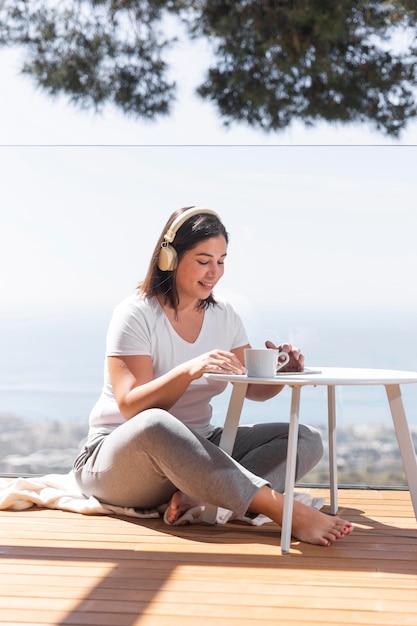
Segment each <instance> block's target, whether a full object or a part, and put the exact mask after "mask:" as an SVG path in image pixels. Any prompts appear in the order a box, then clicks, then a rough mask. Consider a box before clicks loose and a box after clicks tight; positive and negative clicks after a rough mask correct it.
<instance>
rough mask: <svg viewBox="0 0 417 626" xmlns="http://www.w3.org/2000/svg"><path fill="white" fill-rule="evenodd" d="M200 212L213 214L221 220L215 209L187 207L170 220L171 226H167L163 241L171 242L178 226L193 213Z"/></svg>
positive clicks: (197, 213)
mask: <svg viewBox="0 0 417 626" xmlns="http://www.w3.org/2000/svg"><path fill="white" fill-rule="evenodd" d="M200 213H208V214H209V215H215V216H216V217H217V219H218V220H219V221H220V222H221V219H220V217H219V216H218V215H217V213H216V212H215V211H212V210H211V209H205V208H204V207H193V208H191V209H187V210H186V211H184V213H181V215H179V216H178V217H177V218H175V220H174V221H173V222H172V224H171V226H170V227H169V228H168V230H167V232H166V233H165V235H164V241H166V243H172V242H173V241H174V239H175V235H176V234H177V231H178V230H179V228H180V227H181V226H182V225H183V224H184V222H186V221H187V220H188V219H189V218H190V217H193V215H199V214H200Z"/></svg>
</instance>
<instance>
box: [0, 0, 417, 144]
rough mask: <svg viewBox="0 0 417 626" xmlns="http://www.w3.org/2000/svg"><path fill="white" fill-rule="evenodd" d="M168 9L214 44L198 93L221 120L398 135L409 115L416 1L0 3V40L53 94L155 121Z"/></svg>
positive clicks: (169, 87)
mask: <svg viewBox="0 0 417 626" xmlns="http://www.w3.org/2000/svg"><path fill="white" fill-rule="evenodd" d="M168 14H169V15H176V16H177V17H179V18H180V19H182V20H183V22H184V23H185V24H186V26H187V28H188V32H189V35H190V37H205V38H207V39H208V40H209V41H211V43H212V45H213V52H214V61H213V65H212V67H210V68H209V69H208V71H207V74H206V77H205V78H204V79H203V82H202V84H201V85H200V86H199V87H198V93H199V94H200V96H201V97H202V98H205V99H208V100H210V101H212V102H213V103H214V104H215V106H216V107H217V110H218V112H219V114H220V116H221V117H222V119H223V121H224V123H225V124H226V125H228V124H231V123H234V122H243V123H246V124H249V125H250V126H253V127H257V128H260V129H263V130H264V131H266V132H268V131H277V130H281V129H284V128H286V127H288V126H289V125H290V124H291V122H292V121H293V120H296V119H299V120H301V121H302V122H303V123H304V124H308V125H312V124H315V123H317V122H318V121H322V120H325V121H327V122H341V123H353V122H355V123H357V122H359V123H367V124H371V125H373V126H374V127H375V128H376V129H377V130H379V131H380V132H382V133H385V134H388V135H392V136H398V135H399V134H400V133H401V130H402V129H404V128H405V127H406V125H407V123H408V122H409V120H411V119H413V118H415V117H416V115H417V106H416V89H415V85H416V79H417V69H416V68H417V46H416V45H415V33H416V20H417V11H416V3H415V0H402V1H401V0H391V2H388V1H383V2H377V1H376V0H362V1H360V2H354V3H353V2H351V1H348V0H338V1H337V2H335V1H334V0H278V1H273V0H258V1H250V0H233V1H232V0H224V1H222V2H220V1H219V0H206V1H203V0H168V1H167V0H165V1H164V0H60V1H59V0H3V2H2V3H0V45H9V46H13V45H15V46H16V45H17V46H21V47H22V48H23V49H24V51H25V53H26V59H25V61H24V65H23V72H24V73H26V74H28V75H30V76H31V77H32V78H33V79H34V80H35V81H36V83H37V84H38V85H39V86H41V87H42V88H43V89H45V90H47V91H48V92H49V93H50V94H53V95H56V94H59V93H65V94H67V95H69V97H70V99H71V100H72V101H74V102H76V103H78V104H79V105H81V106H84V107H90V106H93V107H95V108H96V109H100V108H101V106H102V105H104V103H106V102H113V104H115V105H116V106H117V107H119V108H121V109H122V110H123V111H124V112H126V113H132V114H134V115H137V116H139V117H146V118H148V119H152V118H155V117H157V116H159V115H161V114H167V113H169V111H170V105H171V103H172V102H173V100H174V94H175V84H174V83H173V82H169V81H168V79H167V74H168V70H169V68H168V65H167V63H166V61H165V60H164V55H165V54H166V52H167V49H168V47H169V46H170V45H172V44H173V43H174V42H175V38H173V37H170V38H167V37H166V36H165V35H164V26H165V24H164V17H165V16H167V15H168ZM394 36H395V37H397V38H398V37H399V38H400V39H402V40H403V41H407V42H408V43H407V44H406V45H405V46H404V49H403V50H401V51H395V50H394V48H393V46H392V45H391V40H392V38H393V37H394Z"/></svg>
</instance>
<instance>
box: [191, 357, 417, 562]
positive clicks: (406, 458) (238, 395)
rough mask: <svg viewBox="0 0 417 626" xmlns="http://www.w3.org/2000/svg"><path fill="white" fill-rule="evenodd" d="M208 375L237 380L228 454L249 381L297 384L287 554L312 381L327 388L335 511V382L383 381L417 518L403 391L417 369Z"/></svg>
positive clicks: (416, 473) (227, 428)
mask: <svg viewBox="0 0 417 626" xmlns="http://www.w3.org/2000/svg"><path fill="white" fill-rule="evenodd" d="M205 376H206V377H207V378H211V379H218V380H224V381H228V382H230V383H232V385H233V390H232V394H231V396H230V402H229V407H228V410H227V415H226V419H225V423H224V429H223V434H222V437H221V440H220V447H221V448H222V449H223V450H225V451H226V452H227V453H228V454H231V453H232V451H233V445H234V441H235V437H236V431H237V428H238V425H239V420H240V415H241V411H242V406H243V402H244V399H245V396H246V391H247V388H248V385H249V384H255V385H256V384H257V385H262V384H263V385H265V384H266V385H288V386H290V387H291V388H292V394H291V412H290V427H289V435H288V452H287V470H286V477H285V495H284V512H283V519H282V532H281V552H282V553H283V554H288V552H289V549H290V542H291V526H292V512H293V498H294V483H295V466H296V459H297V441H298V423H299V409H300V394H301V389H302V387H305V386H307V385H310V386H319V385H320V386H322V385H325V386H326V387H327V399H328V429H329V433H328V436H329V474H330V507H331V513H332V514H333V515H335V514H336V513H337V510H338V499H337V451H336V401H335V397H336V396H335V387H336V386H337V385H383V386H384V387H385V389H386V393H387V397H388V403H389V407H390V410H391V415H392V420H393V423H394V428H395V433H396V436H397V441H398V446H399V449H400V453H401V458H402V462H403V466H404V471H405V475H406V478H407V482H408V487H409V490H410V495H411V500H412V503H413V507H414V513H415V515H416V519H417V458H416V452H415V449H414V444H413V440H412V437H411V433H410V428H409V426H408V422H407V418H406V414H405V410H404V405H403V401H402V397H401V390H400V385H402V384H407V383H417V372H405V371H398V370H382V369H361V368H342V367H309V368H306V371H305V372H300V373H292V372H288V373H287V372H285V373H284V372H283V373H278V374H277V375H276V376H275V377H274V378H253V377H248V376H245V375H239V376H237V375H229V374H205ZM216 512H217V509H216V507H214V506H212V505H207V506H206V510H205V514H204V517H203V519H204V521H205V522H206V523H214V521H215V519H216Z"/></svg>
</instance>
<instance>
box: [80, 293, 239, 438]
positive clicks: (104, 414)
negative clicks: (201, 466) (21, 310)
mask: <svg viewBox="0 0 417 626" xmlns="http://www.w3.org/2000/svg"><path fill="white" fill-rule="evenodd" d="M216 302H217V304H216V305H214V306H210V307H209V308H208V309H206V310H205V311H204V320H203V325H202V328H201V331H200V334H199V336H198V338H197V340H196V341H195V342H194V343H189V342H187V341H185V340H184V339H182V338H181V337H180V336H179V335H178V334H177V333H176V332H175V330H174V329H173V327H172V326H171V324H170V322H169V320H168V318H167V316H166V315H165V313H164V311H163V309H162V307H161V306H160V304H159V302H158V300H157V299H156V298H152V299H149V300H148V299H146V298H143V297H139V296H137V295H136V294H134V295H132V296H129V297H128V298H126V299H125V300H123V301H122V302H121V303H120V304H119V305H118V306H117V307H116V309H115V310H114V313H113V316H112V319H111V322H110V325H109V329H108V333H107V347H106V356H127V355H143V354H146V355H149V356H150V357H151V358H152V364H153V370H154V375H155V377H158V376H161V375H162V374H165V373H166V372H168V371H169V370H171V369H172V368H173V367H175V366H176V365H179V364H180V363H183V362H184V361H188V360H189V359H193V358H194V357H196V356H199V355H201V354H204V353H205V352H209V351H210V350H213V349H216V348H219V349H221V350H233V349H234V348H239V347H241V346H244V345H247V344H248V339H247V335H246V331H245V329H244V327H243V324H242V321H241V319H240V317H239V315H238V314H237V313H236V311H235V309H234V308H233V306H232V305H231V304H229V303H228V302H226V301H225V300H223V299H222V298H219V297H217V296H216ZM226 385H227V383H224V382H222V381H214V380H208V379H206V378H205V377H204V376H202V377H201V378H199V379H197V380H194V381H192V382H191V384H190V385H189V387H188V388H187V390H186V391H185V393H184V394H183V395H182V396H181V398H180V399H179V400H178V402H176V403H175V404H174V406H172V407H171V409H170V413H172V414H173V415H175V417H177V418H178V419H180V420H181V421H182V422H184V423H185V424H187V425H188V426H189V427H190V428H192V429H193V430H195V431H196V432H198V433H199V434H201V435H203V436H204V437H208V436H209V435H210V433H211V432H212V430H213V426H211V424H210V420H211V416H212V407H211V405H210V400H211V398H212V397H213V396H215V395H217V394H219V393H221V392H222V391H224V389H225V387H226ZM124 421H125V418H124V417H123V416H122V415H121V413H120V411H119V409H118V406H117V402H116V399H115V397H114V394H113V389H112V386H111V382H110V375H109V370H108V366H107V359H106V360H105V365H104V386H103V389H102V393H101V396H100V398H99V400H98V401H97V403H96V405H95V406H94V408H93V410H92V411H91V414H90V435H92V434H94V433H96V432H97V431H98V430H100V429H102V428H103V427H105V428H109V427H110V428H114V427H116V426H118V425H120V424H122V423H123V422H124Z"/></svg>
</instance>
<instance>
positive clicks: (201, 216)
mask: <svg viewBox="0 0 417 626" xmlns="http://www.w3.org/2000/svg"><path fill="white" fill-rule="evenodd" d="M191 208H194V207H184V208H182V209H178V210H177V211H175V212H174V213H173V214H172V215H171V217H170V218H169V220H168V221H167V223H166V224H165V226H164V228H163V231H162V233H161V236H160V237H159V239H158V242H157V244H156V246H155V249H154V251H153V253H152V257H151V262H150V264H149V268H148V271H147V274H146V276H145V278H144V280H143V281H142V282H141V283H139V285H138V292H139V294H140V295H144V296H146V297H147V298H153V297H156V296H162V298H163V300H164V302H165V303H166V304H168V305H169V306H170V307H172V308H173V309H174V311H175V312H177V307H178V302H179V298H178V292H177V287H176V270H172V271H163V270H161V269H159V267H158V257H159V252H160V250H161V244H162V242H163V241H164V236H165V233H166V232H167V230H168V229H169V227H170V226H171V224H172V223H173V222H174V220H175V219H176V218H177V217H179V216H180V215H181V214H182V213H184V211H187V210H188V209H191ZM219 235H221V236H223V237H224V238H225V240H226V243H229V235H228V233H227V231H226V229H225V227H224V226H223V224H222V223H221V221H220V220H219V218H218V217H217V216H216V215H213V214H211V213H204V210H202V212H201V213H198V214H197V215H192V216H191V217H190V218H189V219H188V220H186V221H185V222H184V223H183V224H182V225H181V226H180V228H179V229H178V231H177V233H176V235H175V239H174V241H173V243H171V244H170V245H171V246H172V247H173V248H175V251H176V253H177V257H178V262H179V261H180V260H181V257H182V256H183V255H184V253H185V252H186V251H187V250H191V249H192V248H195V246H196V245H197V244H198V243H200V241H203V240H204V239H209V238H210V237H218V236H219ZM214 304H216V301H215V299H214V297H213V295H212V294H210V295H209V297H208V298H206V299H205V300H200V301H199V303H198V307H197V308H199V309H207V308H208V307H209V306H210V305H214Z"/></svg>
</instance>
